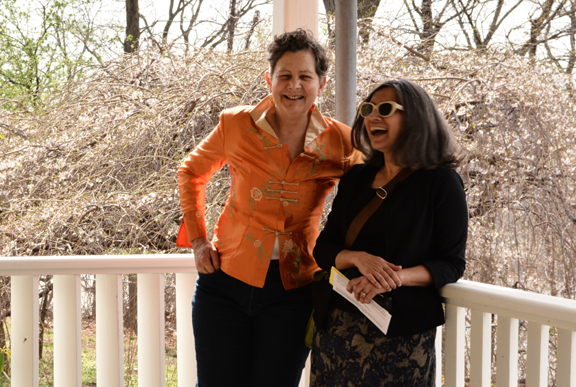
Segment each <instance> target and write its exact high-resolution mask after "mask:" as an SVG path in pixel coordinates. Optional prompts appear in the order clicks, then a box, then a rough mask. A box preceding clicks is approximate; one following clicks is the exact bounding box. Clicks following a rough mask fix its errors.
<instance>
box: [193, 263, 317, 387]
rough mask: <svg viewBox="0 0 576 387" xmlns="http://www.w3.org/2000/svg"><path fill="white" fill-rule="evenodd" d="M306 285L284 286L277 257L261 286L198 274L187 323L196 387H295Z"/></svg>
mask: <svg viewBox="0 0 576 387" xmlns="http://www.w3.org/2000/svg"><path fill="white" fill-rule="evenodd" d="M311 312H312V305H311V300H310V285H307V286H304V287H301V288H298V289H293V290H285V289H284V287H283V286H282V281H281V278H280V271H279V267H278V261H272V262H271V264H270V268H269V269H268V274H267V277H266V283H265V285H264V287H263V288H257V287H254V286H250V285H247V284H246V283H244V282H242V281H239V280H237V279H235V278H233V277H230V276H229V275H227V274H226V273H224V272H222V271H221V270H220V271H217V272H216V273H213V274H199V275H198V280H197V282H196V290H195V291H194V298H193V300H192V325H193V329H194V341H195V347H196V361H197V370H198V379H197V386H199V387H234V386H237V387H270V386H275V387H284V386H285V387H296V386H298V383H299V381H300V376H301V374H302V370H303V368H304V364H305V362H306V358H307V357H308V353H309V349H308V348H307V347H306V346H305V345H304V331H305V329H306V324H307V323H308V319H309V317H310V313H311Z"/></svg>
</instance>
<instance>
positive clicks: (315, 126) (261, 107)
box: [250, 95, 328, 146]
mask: <svg viewBox="0 0 576 387" xmlns="http://www.w3.org/2000/svg"><path fill="white" fill-rule="evenodd" d="M271 99H272V96H271V95H269V96H267V97H266V98H264V99H263V100H262V101H260V103H259V104H258V105H256V106H255V107H254V108H253V109H252V110H251V111H250V116H251V117H252V119H253V120H254V123H255V124H256V125H257V126H258V127H259V128H261V129H262V130H264V131H265V132H267V133H269V134H270V135H272V136H274V137H275V138H277V137H276V133H274V129H272V127H271V126H270V123H268V121H267V120H266V113H268V111H269V110H270V107H271V105H270V100H271ZM326 128H328V123H327V122H326V120H325V119H324V116H322V113H320V110H319V109H318V106H317V105H316V104H314V110H313V111H312V115H311V116H310V121H309V122H308V128H307V129H306V137H305V139H304V146H307V145H308V144H309V143H311V142H312V141H314V139H316V137H318V136H319V135H320V133H322V132H323V131H324V129H326Z"/></svg>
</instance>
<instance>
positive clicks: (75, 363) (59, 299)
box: [54, 275, 82, 387]
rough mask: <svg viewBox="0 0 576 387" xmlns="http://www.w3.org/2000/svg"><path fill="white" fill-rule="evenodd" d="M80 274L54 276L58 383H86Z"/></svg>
mask: <svg viewBox="0 0 576 387" xmlns="http://www.w3.org/2000/svg"><path fill="white" fill-rule="evenodd" d="M80 305H81V302H80V276H79V275H55V276H54V385H55V386H58V387H81V386H82V361H81V360H82V339H81V328H82V325H81V324H82V321H81V306H80Z"/></svg>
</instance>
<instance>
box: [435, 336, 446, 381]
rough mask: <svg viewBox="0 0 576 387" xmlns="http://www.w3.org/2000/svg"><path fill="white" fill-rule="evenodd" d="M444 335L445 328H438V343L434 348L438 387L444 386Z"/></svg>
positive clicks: (436, 342)
mask: <svg viewBox="0 0 576 387" xmlns="http://www.w3.org/2000/svg"><path fill="white" fill-rule="evenodd" d="M443 333H444V327H443V326H442V325H440V326H439V327H437V328H436V341H435V342H434V346H435V349H436V385H437V386H438V387H440V386H441V385H442V364H443V363H442V334H443Z"/></svg>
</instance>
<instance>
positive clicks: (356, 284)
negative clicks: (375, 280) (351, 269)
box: [346, 276, 387, 304]
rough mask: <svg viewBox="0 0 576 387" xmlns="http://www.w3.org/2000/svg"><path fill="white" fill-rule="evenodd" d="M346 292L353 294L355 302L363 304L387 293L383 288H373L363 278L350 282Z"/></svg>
mask: <svg viewBox="0 0 576 387" xmlns="http://www.w3.org/2000/svg"><path fill="white" fill-rule="evenodd" d="M346 290H348V292H350V293H354V297H355V298H356V300H358V301H360V302H361V303H363V304H368V303H370V301H372V299H373V298H374V296H375V295H377V294H380V293H386V292H387V290H386V289H384V288H377V287H375V286H374V285H373V284H372V283H371V282H370V281H369V280H368V278H366V277H365V276H362V277H358V278H354V279H352V280H350V282H348V286H347V287H346Z"/></svg>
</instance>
